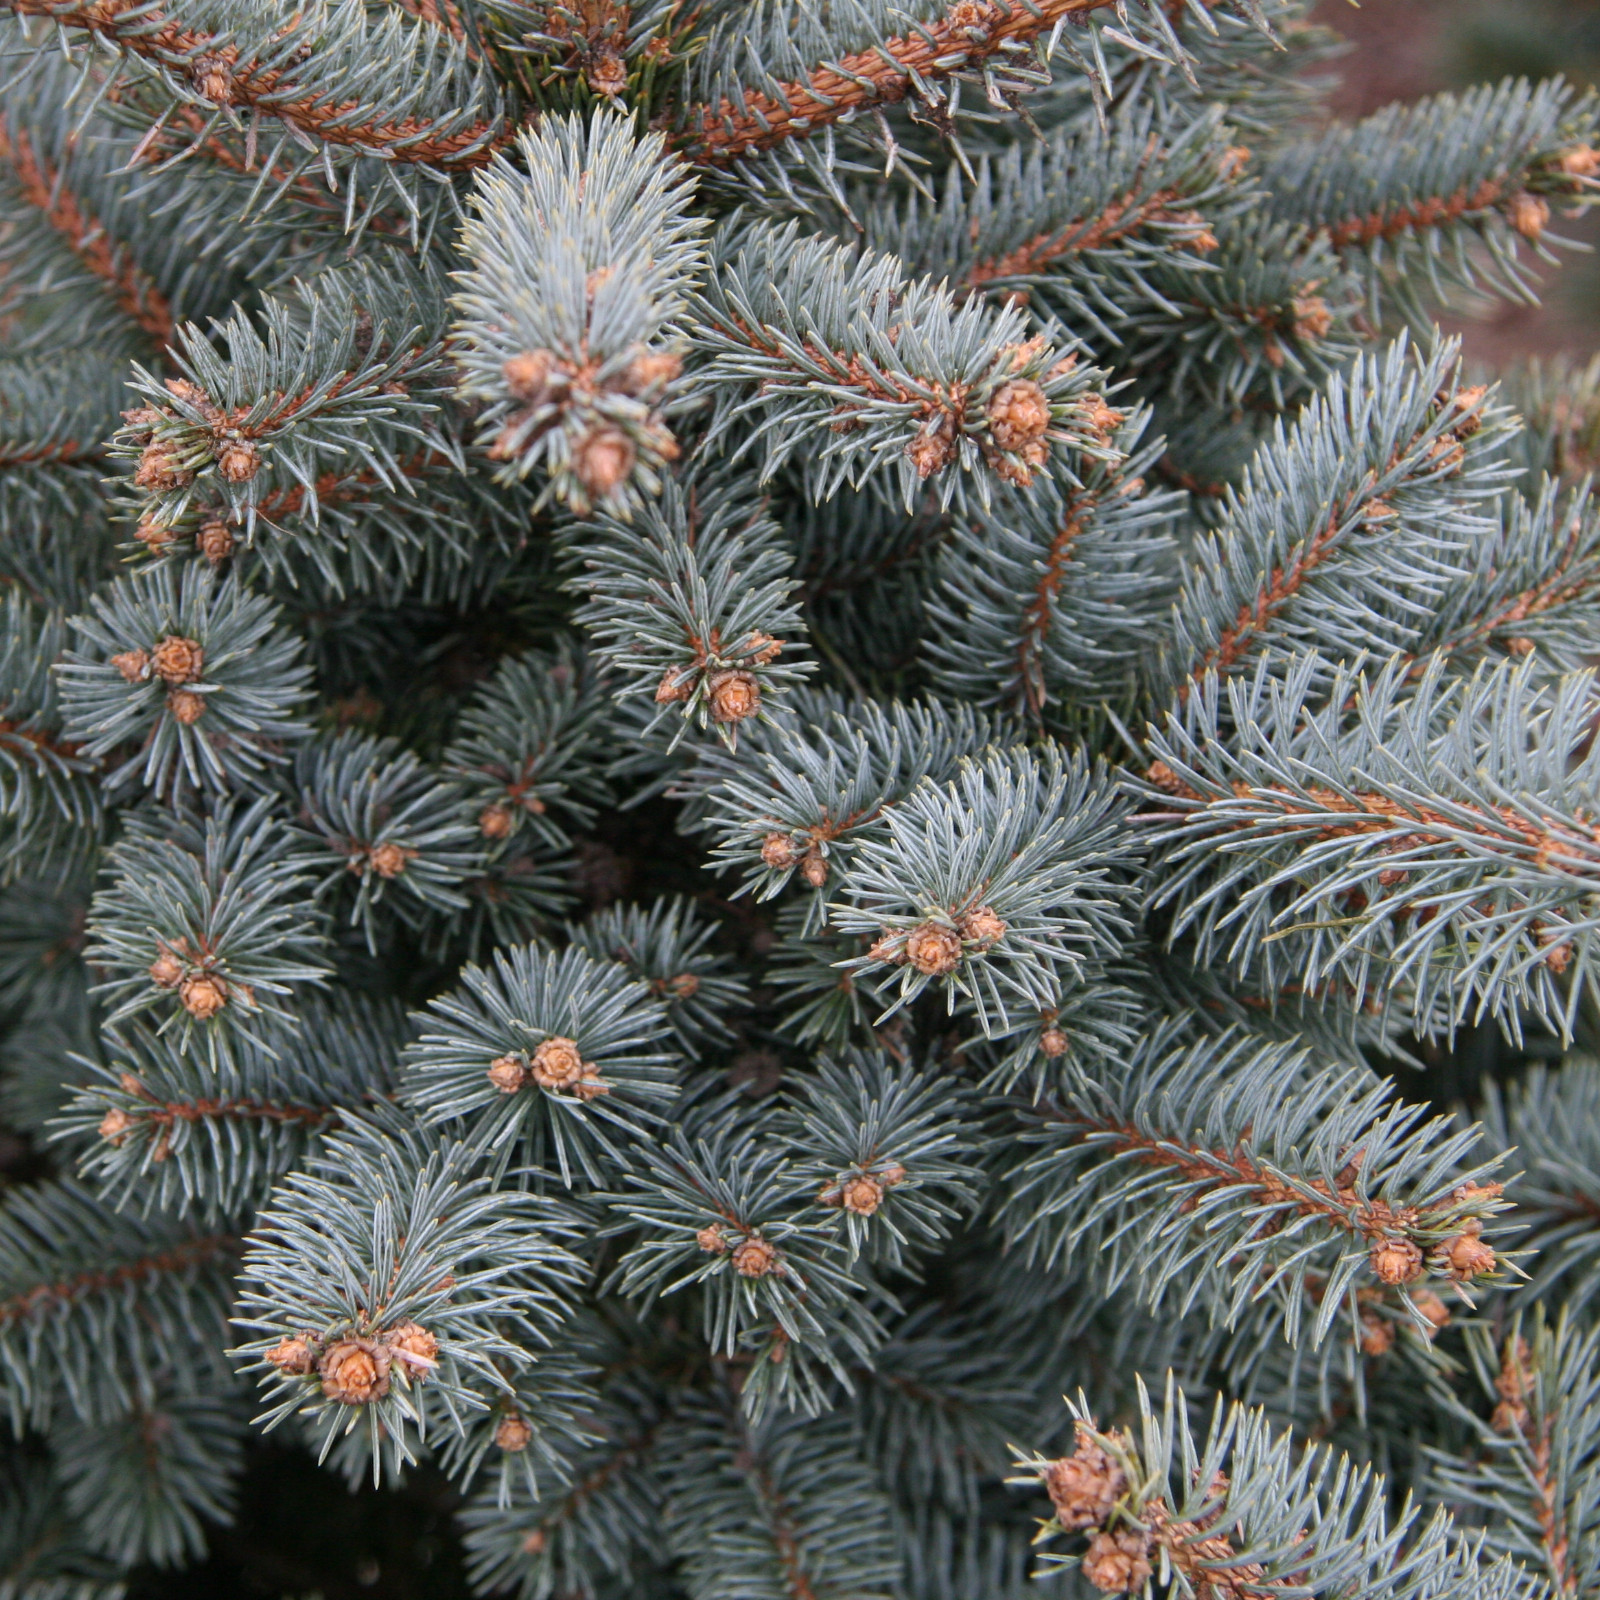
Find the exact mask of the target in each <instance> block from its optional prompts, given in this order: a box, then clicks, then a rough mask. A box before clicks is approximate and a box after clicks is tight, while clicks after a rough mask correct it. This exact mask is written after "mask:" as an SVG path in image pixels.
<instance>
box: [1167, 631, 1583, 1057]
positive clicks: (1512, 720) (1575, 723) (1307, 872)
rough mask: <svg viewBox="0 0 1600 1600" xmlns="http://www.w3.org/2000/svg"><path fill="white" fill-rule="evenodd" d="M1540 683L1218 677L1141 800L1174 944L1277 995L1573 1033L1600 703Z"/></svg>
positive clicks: (1291, 668) (1491, 675)
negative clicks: (1294, 987)
mask: <svg viewBox="0 0 1600 1600" xmlns="http://www.w3.org/2000/svg"><path fill="white" fill-rule="evenodd" d="M1537 669H1538V663H1537V661H1536V659H1534V658H1529V659H1528V660H1525V661H1522V662H1518V661H1515V660H1511V659H1506V658H1502V659H1501V660H1500V661H1499V662H1492V663H1489V664H1486V665H1485V666H1483V667H1481V668H1480V669H1479V670H1478V671H1477V672H1476V673H1474V674H1473V676H1472V677H1471V678H1461V677H1456V676H1453V675H1452V674H1451V673H1450V671H1449V670H1448V662H1447V661H1445V660H1444V659H1443V658H1441V657H1433V658H1431V659H1430V660H1429V661H1428V662H1427V663H1426V664H1425V665H1424V666H1423V669H1422V671H1421V673H1420V675H1419V674H1418V673H1417V672H1416V669H1415V668H1414V667H1413V665H1412V664H1411V663H1409V662H1407V661H1406V660H1405V659H1404V658H1403V657H1401V658H1397V659H1396V660H1394V661H1392V662H1391V663H1390V664H1389V665H1388V666H1386V667H1383V668H1381V669H1379V670H1377V671H1375V672H1372V673H1371V674H1366V673H1361V672H1358V671H1356V670H1354V669H1352V668H1348V667H1339V668H1337V669H1333V670H1330V667H1329V664H1328V663H1326V662H1324V661H1320V660H1318V659H1316V658H1315V657H1313V656H1309V655H1307V656H1300V657H1293V658H1290V659H1289V660H1288V661H1287V662H1285V663H1284V664H1283V667H1282V676H1281V677H1280V676H1277V675H1275V674H1274V673H1273V672H1272V671H1271V670H1269V667H1268V665H1267V664H1266V663H1263V664H1262V665H1261V666H1260V667H1258V669H1257V671H1256V672H1255V673H1254V674H1253V675H1251V676H1250V677H1249V678H1236V679H1233V680H1231V681H1230V682H1228V683H1227V684H1226V685H1225V686H1224V685H1222V684H1221V683H1219V681H1218V679H1217V678H1216V677H1215V676H1214V675H1209V676H1208V677H1207V678H1205V679H1204V680H1202V682H1201V685H1200V692H1198V693H1196V694H1194V695H1191V696H1190V697H1189V699H1188V701H1187V702H1186V703H1185V705H1184V707H1183V709H1182V713H1181V715H1180V714H1173V715H1170V716H1169V717H1168V719H1167V722H1166V725H1165V727H1164V728H1162V729H1161V730H1159V731H1157V730H1154V729H1152V731H1151V736H1150V741H1149V747H1148V748H1149V753H1150V755H1151V756H1152V757H1153V760H1152V762H1151V765H1150V767H1149V769H1148V771H1147V773H1146V775H1145V778H1144V781H1143V782H1142V783H1141V784H1140V785H1139V788H1140V790H1141V792H1142V793H1143V794H1145V796H1146V797H1147V798H1148V800H1149V802H1150V804H1151V806H1152V809H1151V810H1150V811H1149V812H1148V813H1146V818H1147V821H1148V825H1149V827H1150V830H1151V835H1152V840H1153V842H1155V844H1156V855H1155V859H1154V862H1153V867H1152V871H1153V882H1152V886H1151V895H1150V901H1151V904H1152V905H1154V906H1157V907H1162V908H1167V909H1169V910H1170V913H1171V918H1172V921H1171V936H1172V937H1173V938H1176V937H1177V936H1179V935H1192V937H1193V938H1194V940H1195V944H1196V949H1197V952H1198V954H1199V956H1200V959H1201V960H1203V961H1211V960H1213V959H1219V960H1221V961H1223V962H1226V963H1228V964H1231V965H1232V966H1233V967H1234V968H1235V969H1236V970H1243V969H1244V967H1245V966H1246V965H1249V964H1253V965H1254V966H1255V969H1256V971H1257V973H1258V978H1259V981H1260V982H1261V984H1262V985H1263V989H1264V992H1265V993H1267V994H1269V995H1271V994H1274V993H1276V992H1277V991H1278V990H1280V989H1282V988H1283V987H1285V986H1286V985H1288V984H1290V983H1294V984H1298V985H1302V986H1304V987H1305V988H1306V989H1307V990H1308V991H1309V992H1312V993H1320V992H1321V991H1322V990H1323V989H1324V988H1325V987H1327V986H1328V985H1330V984H1332V985H1335V986H1336V987H1337V988H1340V989H1343V988H1346V987H1348V990H1349V992H1350V995H1351V998H1352V999H1353V1000H1354V1002H1355V1003H1356V1004H1357V1005H1362V1004H1365V1003H1366V1002H1367V1000H1368V999H1369V998H1370V999H1372V1000H1375V1001H1376V1002H1377V1003H1378V1004H1380V1005H1383V1004H1386V1003H1388V1002H1389V1001H1390V1000H1391V999H1393V998H1395V997H1398V998H1399V999H1400V1000H1401V1001H1402V1002H1403V1003H1404V1004H1405V1005H1406V1006H1407V1007H1408V1008H1409V1009H1410V1010H1411V1011H1412V1012H1413V1013H1414V1015H1415V1016H1416V1017H1417V1018H1418V1020H1419V1021H1420V1022H1421V1023H1422V1024H1423V1025H1425V1026H1428V1027H1430V1028H1432V1027H1437V1028H1441V1029H1443V1030H1445V1031H1451V1030H1453V1029H1454V1028H1455V1027H1457V1026H1458V1025H1459V1024H1460V1023H1461V1022H1462V1021H1463V1020H1465V1019H1466V1018H1468V1017H1483V1016H1493V1017H1495V1018H1496V1019H1497V1020H1498V1021H1499V1022H1500V1024H1501V1026H1502V1027H1504V1028H1505V1029H1507V1030H1508V1031H1509V1032H1510V1033H1511V1034H1512V1035H1513V1036H1516V1034H1517V1032H1518V1031H1519V1029H1520V1027H1521V1018H1522V1017H1523V1016H1525V1015H1531V1016H1535V1017H1538V1018H1539V1019H1540V1020H1541V1021H1543V1022H1545V1023H1546V1024H1547V1025H1548V1026H1549V1027H1551V1028H1553V1029H1555V1030H1556V1031H1557V1032H1560V1033H1562V1034H1566V1033H1569V1032H1570V1030H1571V1027H1572V1019H1573V1016H1574V1010H1575V1007H1576V1006H1577V1005H1578V1003H1579V999H1580V997H1581V996H1582V994H1583V993H1584V990H1585V985H1586V983H1587V977H1588V971H1589V963H1590V961H1591V959H1592V957H1591V955H1590V947H1591V943H1592V939H1593V934H1592V931H1591V928H1592V923H1593V918H1594V910H1593V906H1592V891H1591V887H1590V885H1591V881H1592V879H1593V875H1594V864H1593V859H1594V853H1595V850H1596V844H1595V838H1594V824H1593V823H1592V822H1591V821H1590V820H1589V818H1590V811H1591V799H1590V797H1591V795H1592V792H1593V788H1592V786H1593V783H1594V781H1595V780H1594V779H1593V778H1592V777H1591V776H1590V769H1591V766H1592V765H1593V763H1594V760H1595V755H1594V752H1593V745H1592V741H1591V739H1590V735H1589V728H1590V724H1591V720H1592V715H1593V689H1592V686H1591V681H1590V679H1589V676H1588V675H1587V674H1586V673H1578V674H1572V675H1569V676H1566V677H1562V678H1558V679H1554V680H1546V679H1545V678H1544V676H1543V674H1542V673H1540V672H1539V671H1538V670H1537ZM1325 691H1326V692H1325ZM1224 719H1226V722H1227V724H1228V726H1229V728H1230V730H1231V731H1230V733H1229V735H1228V736H1227V739H1226V741H1224V739H1223V736H1222V733H1221V728H1222V724H1223V722H1224ZM1223 839H1226V841H1227V843H1226V846H1225V848H1222V849H1218V848H1217V843H1218V842H1219V841H1221V840H1223ZM1202 841H1204V842H1202Z"/></svg>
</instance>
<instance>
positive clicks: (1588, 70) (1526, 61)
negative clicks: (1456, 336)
mask: <svg viewBox="0 0 1600 1600" xmlns="http://www.w3.org/2000/svg"><path fill="white" fill-rule="evenodd" d="M1314 16H1315V18H1316V20H1317V21H1318V22H1321V23H1324V24H1326V25H1327V26H1328V27H1330V28H1333V29H1335V30H1336V31H1337V32H1339V33H1341V34H1343V35H1344V37H1345V38H1346V40H1348V41H1349V51H1348V53H1347V54H1346V55H1344V56H1342V57H1341V58H1339V59H1338V60H1337V61H1335V62H1334V63H1333V64H1332V67H1331V71H1333V72H1334V73H1336V74H1337V75H1338V77H1339V79H1340V83H1339V86H1338V88H1337V90H1336V91H1335V93H1334V96H1333V101H1332V105H1333V110H1334V112H1335V113H1336V114H1337V115H1339V116H1341V117H1362V116H1366V115H1367V113H1368V112H1372V111H1376V110H1378V108H1379V107H1380V106H1385V105H1388V104H1389V102H1390V101H1391V100H1415V99H1418V98H1419V97H1421V96H1422V95H1427V94H1432V93H1434V92H1435V91H1436V90H1439V89H1461V88H1465V87H1467V86H1468V85H1470V84H1474V83H1484V82H1489V81H1492V80H1495V79H1499V78H1503V77H1505V76H1506V75H1507V74H1508V73H1521V74H1523V75H1525V76H1527V77H1529V78H1548V77H1554V76H1555V75H1556V74H1558V73H1559V74H1561V75H1562V76H1564V77H1566V78H1567V79H1569V80H1571V81H1573V82H1576V83H1582V84H1590V83H1595V82H1597V81H1600V0H1363V3H1362V4H1361V5H1360V6H1356V5H1353V4H1351V0H1321V4H1320V5H1318V7H1317V8H1316V11H1315V12H1314ZM1553 231H1554V232H1557V233H1559V234H1560V235H1561V236H1562V237H1564V238H1567V239H1578V240H1582V241H1583V242H1584V243H1585V244H1587V245H1588V246H1589V247H1590V251H1589V253H1586V254H1567V255H1566V257H1565V260H1564V263H1563V265H1562V266H1561V267H1560V268H1559V269H1554V270H1550V271H1547V272H1546V273H1545V281H1546V289H1545V291H1544V293H1543V294H1542V297H1541V298H1542V302H1543V303H1542V304H1541V305H1539V306H1537V307H1532V306H1502V307H1498V308H1497V309H1496V311H1495V312H1494V314H1493V315H1491V316H1490V317H1487V318H1485V319H1483V320H1481V321H1477V322H1471V323H1466V322H1462V323H1455V324H1452V325H1451V326H1452V327H1453V328H1454V329H1455V330H1456V331H1459V332H1460V333H1461V335H1462V337H1463V339H1464V341H1465V344H1466V349H1467V353H1468V355H1469V356H1475V357H1478V358H1480V359H1482V360H1483V361H1485V362H1488V363H1490V364H1492V365H1496V366H1499V365H1502V364H1505V363H1507V362H1510V361H1514V360H1516V359H1517V358H1518V357H1519V356H1529V355H1540V356H1550V355H1557V354H1562V353H1564V354H1566V355H1568V356H1571V357H1572V358H1573V359H1574V360H1582V359H1585V358H1587V357H1588V356H1591V355H1593V354H1594V353H1595V352H1596V351H1600V210H1596V211H1595V212H1591V213H1590V215H1589V216H1587V217H1585V218H1581V219H1576V220H1567V219H1558V222H1557V225H1556V226H1555V228H1554V229H1553Z"/></svg>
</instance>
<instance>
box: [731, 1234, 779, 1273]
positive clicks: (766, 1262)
mask: <svg viewBox="0 0 1600 1600" xmlns="http://www.w3.org/2000/svg"><path fill="white" fill-rule="evenodd" d="M778 1261H779V1256H778V1247H777V1246H776V1245H774V1244H768V1242H767V1241H766V1240H765V1239H763V1238H761V1237H760V1236H759V1235H757V1234H751V1235H750V1237H749V1238H748V1239H746V1240H745V1241H744V1243H743V1244H741V1245H739V1246H738V1248H737V1249H735V1250H734V1252H733V1270H734V1271H735V1272H737V1273H738V1274H739V1276H740V1277H741V1278H765V1277H766V1276H767V1275H768V1274H769V1273H771V1272H774V1271H776V1270H777V1266H778Z"/></svg>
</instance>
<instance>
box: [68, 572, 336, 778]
mask: <svg viewBox="0 0 1600 1600" xmlns="http://www.w3.org/2000/svg"><path fill="white" fill-rule="evenodd" d="M90 606H91V610H90V612H89V614H87V615H84V616H79V617H74V618H73V619H72V627H73V630H74V632H75V633H76V634H77V637H78V640H79V648H78V649H75V650H69V651H67V652H65V653H64V654H63V656H62V659H61V662H60V664H59V666H57V667H56V669H55V670H56V676H57V680H58V682H59V684H60V693H61V700H62V708H63V711H64V712H65V719H66V721H65V728H64V730H63V731H64V732H65V734H66V736H67V737H68V738H69V739H72V740H74V741H76V742H77V743H79V744H81V746H82V748H83V753H84V754H85V755H86V756H88V757H91V758H93V759H96V760H106V761H107V766H108V767H109V771H108V772H107V773H106V777H105V782H106V784H107V786H108V787H109V788H111V789H112V790H113V791H114V792H115V791H117V790H126V789H127V788H129V787H131V786H133V785H135V784H143V785H144V786H145V787H146V788H149V789H152V790H154V791H155V792H156V793H157V794H158V795H160V796H162V797H164V798H181V797H184V796H188V795H192V794H194V793H195V792H197V791H198V792H200V793H207V794H211V795H222V794H225V793H227V792H228V791H229V790H238V789H245V790H249V789H258V788H260V787H261V785H262V780H263V778H264V777H265V775H266V773H267V772H268V771H269V770H270V768H271V767H273V766H275V765H277V764H279V763H281V762H283V761H284V759H285V752H284V749H283V746H284V745H285V744H286V743H289V742H292V741H295V740H297V739H301V738H304V737H305V736H306V734H307V733H308V732H309V731H310V730H309V728H308V727H307V725H306V723H305V722H304V721H303V720H302V718H301V714H300V713H301V711H302V709H303V707H304V704H305V701H306V699H307V683H308V680H309V678H310V676H311V669H310V668H309V667H308V666H306V665H305V664H304V663H303V661H302V654H303V652H302V647H301V644H300V641H299V640H298V639H296V638H295V637H294V636H293V635H292V634H290V633H289V632H288V631H287V630H286V629H285V628H283V627H282V626H281V624H280V613H279V610H278V608H277V607H276V606H274V605H273V604H272V603H271V602H270V601H269V600H267V599H266V598H265V597H263V596H261V595H258V594H254V593H252V592H251V591H250V590H249V589H248V588H246V587H245V585H244V584H242V583H240V582H239V581H238V580H237V579H235V578H218V577H217V576H216V575H215V574H213V573H211V572H209V571H207V570H205V569H203V568H200V567H188V568H185V569H183V570H182V571H181V573H180V572H179V570H178V569H176V568H174V567H172V566H162V567H157V568H155V569H154V570H151V571H148V572H142V573H138V574H134V575H130V576H128V577H124V578H120V579H118V580H117V582H116V583H114V584H112V585H110V586H109V587H108V589H106V590H105V591H103V592H101V593H98V594H96V595H94V596H93V598H92V599H91V601H90ZM108 758H109V759H108ZM113 761H115V762H116V764H115V765H113V764H112V762H113Z"/></svg>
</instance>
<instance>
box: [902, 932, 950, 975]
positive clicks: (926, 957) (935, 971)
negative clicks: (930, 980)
mask: <svg viewBox="0 0 1600 1600" xmlns="http://www.w3.org/2000/svg"><path fill="white" fill-rule="evenodd" d="M905 959H906V960H907V961H909V962H910V963H911V965H912V966H913V967H915V968H916V969H917V971H918V972H922V973H926V974H928V975H929V976H930V977H935V978H939V977H943V976H944V975H945V974H946V973H947V972H954V971H955V969H956V967H957V966H958V965H959V964H960V961H961V935H960V934H959V933H957V932H956V930H955V929H954V928H950V927H946V926H945V924H944V923H942V922H924V923H922V924H920V925H919V926H918V927H915V928H913V929H912V930H911V932H910V933H908V934H907V935H906V939H905Z"/></svg>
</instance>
